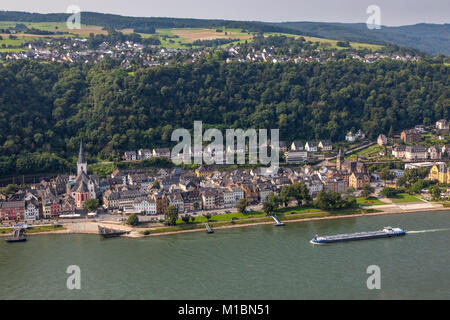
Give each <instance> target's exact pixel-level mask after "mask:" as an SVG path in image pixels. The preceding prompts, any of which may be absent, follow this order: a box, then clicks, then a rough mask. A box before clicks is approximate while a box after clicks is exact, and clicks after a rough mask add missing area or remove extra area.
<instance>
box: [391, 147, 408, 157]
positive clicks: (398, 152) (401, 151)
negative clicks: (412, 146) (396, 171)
mask: <svg viewBox="0 0 450 320" xmlns="http://www.w3.org/2000/svg"><path fill="white" fill-rule="evenodd" d="M405 152H406V146H403V145H400V146H397V147H395V148H394V149H392V156H393V157H395V158H399V159H404V158H405Z"/></svg>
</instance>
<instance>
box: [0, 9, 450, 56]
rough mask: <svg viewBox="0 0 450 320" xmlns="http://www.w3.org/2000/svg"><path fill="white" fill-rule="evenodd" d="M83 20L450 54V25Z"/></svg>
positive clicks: (2, 15)
mask: <svg viewBox="0 0 450 320" xmlns="http://www.w3.org/2000/svg"><path fill="white" fill-rule="evenodd" d="M68 17H69V15H68V14H65V13H53V14H39V13H27V12H14V11H0V22H1V21H14V22H39V23H43V22H58V23H64V22H65V21H66V20H67V18H68ZM82 23H83V24H84V25H90V26H100V27H102V28H114V29H117V30H121V29H132V30H134V31H135V32H138V33H147V34H154V33H155V32H156V29H174V28H206V29H211V28H229V29H239V31H241V30H242V31H245V32H265V33H285V34H294V35H303V36H309V37H318V38H326V39H333V40H345V41H353V42H360V43H372V44H387V43H391V44H396V45H399V46H405V47H411V48H415V49H418V50H421V51H423V52H427V53H431V54H444V55H447V56H448V55H450V24H444V25H437V24H424V23H423V24H416V25H410V26H402V27H382V29H381V30H369V29H367V27H366V25H365V24H364V23H353V24H349V23H322V22H283V23H266V22H257V21H232V20H208V19H180V18H158V17H142V18H137V17H125V16H120V15H113V14H103V13H95V12H83V18H82Z"/></svg>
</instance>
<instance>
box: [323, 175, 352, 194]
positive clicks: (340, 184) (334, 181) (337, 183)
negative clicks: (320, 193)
mask: <svg viewBox="0 0 450 320" xmlns="http://www.w3.org/2000/svg"><path fill="white" fill-rule="evenodd" d="M322 182H323V185H324V189H326V190H328V191H331V192H337V193H339V194H342V193H344V192H345V190H347V189H348V181H347V180H345V179H343V178H341V177H331V178H325V179H324V180H323V181H322Z"/></svg>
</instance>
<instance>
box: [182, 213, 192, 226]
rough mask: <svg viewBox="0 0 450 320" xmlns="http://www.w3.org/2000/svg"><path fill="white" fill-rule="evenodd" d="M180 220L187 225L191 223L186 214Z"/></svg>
mask: <svg viewBox="0 0 450 320" xmlns="http://www.w3.org/2000/svg"><path fill="white" fill-rule="evenodd" d="M181 220H183V222H184V223H186V224H188V223H189V222H190V221H191V217H190V216H189V215H188V214H186V215H184V216H183V217H181Z"/></svg>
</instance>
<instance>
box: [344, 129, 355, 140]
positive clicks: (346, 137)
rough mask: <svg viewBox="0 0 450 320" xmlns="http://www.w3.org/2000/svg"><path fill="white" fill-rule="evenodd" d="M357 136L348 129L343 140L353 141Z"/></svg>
mask: <svg viewBox="0 0 450 320" xmlns="http://www.w3.org/2000/svg"><path fill="white" fill-rule="evenodd" d="M357 138H358V137H357V136H356V135H354V134H353V132H352V131H349V132H347V135H346V136H345V141H348V142H355V141H356V139H357Z"/></svg>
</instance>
